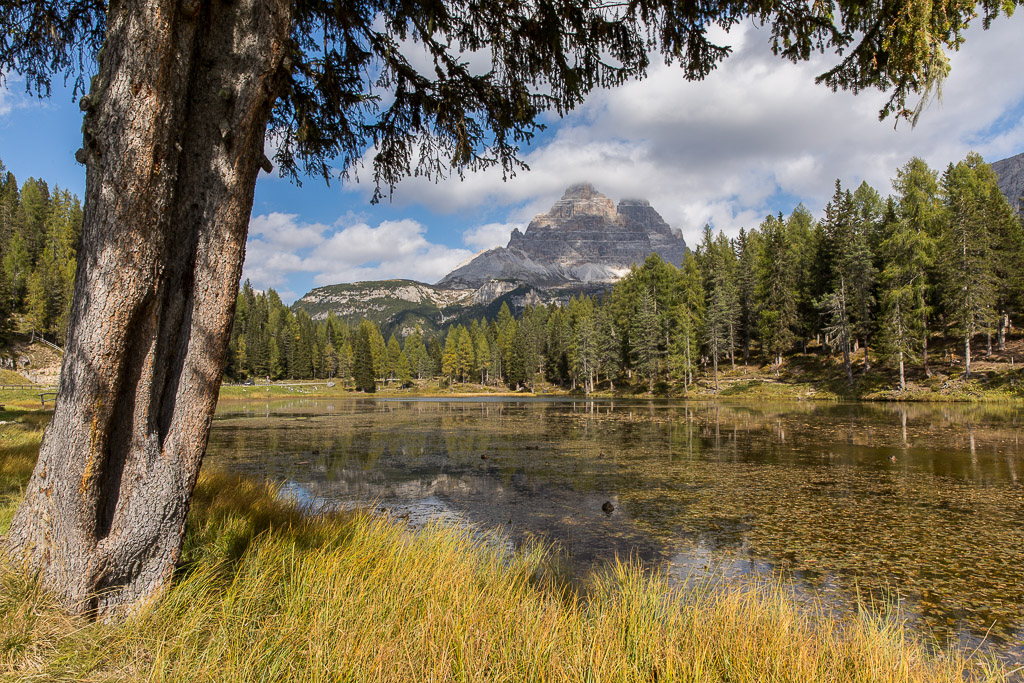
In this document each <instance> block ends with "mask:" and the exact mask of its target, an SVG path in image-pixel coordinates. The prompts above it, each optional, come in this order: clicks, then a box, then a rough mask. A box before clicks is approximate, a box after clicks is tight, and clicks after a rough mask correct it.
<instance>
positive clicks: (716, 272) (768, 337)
mask: <svg viewBox="0 0 1024 683" xmlns="http://www.w3.org/2000/svg"><path fill="white" fill-rule="evenodd" d="M1022 274H1024V229H1022V225H1021V222H1020V219H1019V218H1018V217H1017V216H1016V215H1015V213H1014V211H1013V210H1012V208H1011V207H1010V205H1009V203H1008V202H1007V200H1006V198H1005V196H1004V195H1003V194H1002V193H1001V192H1000V190H999V187H998V183H997V178H996V176H995V174H994V173H993V171H992V169H991V167H990V166H989V165H988V164H986V163H985V162H984V161H983V160H982V159H981V157H980V156H978V155H976V154H970V155H968V156H967V158H965V159H964V160H962V161H960V162H958V163H956V164H950V165H949V166H948V167H947V168H946V169H945V170H944V171H943V172H941V173H940V172H938V171H936V170H933V169H931V168H929V167H928V166H927V164H926V163H925V162H924V161H922V160H921V159H917V158H915V159H911V160H910V161H908V162H907V163H906V164H905V165H904V166H902V167H901V168H899V169H897V171H896V174H895V178H894V180H893V194H892V195H890V196H887V197H883V196H882V195H881V194H880V193H879V192H878V191H877V190H875V189H874V188H872V187H870V186H868V185H867V184H861V185H860V186H859V187H857V188H856V189H853V190H851V189H849V188H845V187H844V186H843V185H842V184H841V183H840V182H839V181H836V183H835V190H834V192H833V195H832V197H831V199H830V200H829V202H828V203H827V205H826V206H825V209H824V211H823V215H822V216H821V217H820V218H815V217H814V216H812V215H811V213H810V212H809V211H808V210H807V209H806V208H804V207H803V205H800V206H797V207H796V208H795V209H794V210H793V211H792V212H791V213H790V214H789V216H784V215H782V214H779V215H775V216H766V217H765V219H764V220H763V221H762V222H761V224H760V225H759V226H757V227H755V228H752V229H750V230H741V231H740V233H739V234H738V235H737V236H736V237H735V238H729V237H727V236H726V235H725V234H724V233H722V232H719V233H717V234H716V233H714V232H713V231H712V229H711V228H710V226H707V227H705V229H704V231H703V234H702V236H701V240H700V242H699V244H698V245H697V247H696V249H695V250H694V251H692V252H690V253H688V254H687V255H686V257H685V258H684V260H683V262H682V263H680V264H672V263H667V262H665V261H663V260H662V259H661V258H660V257H659V256H657V255H656V254H655V255H652V256H651V257H650V258H648V259H647V260H646V261H645V262H644V263H643V264H641V265H639V266H635V267H634V268H633V269H632V271H631V272H630V273H629V274H628V275H627V276H626V277H625V278H623V279H622V280H621V281H619V282H618V283H617V284H616V285H615V286H614V287H613V288H612V289H611V290H610V291H609V292H607V293H606V294H604V295H596V296H581V297H579V298H573V299H572V300H571V301H570V302H569V303H568V305H565V306H543V305H540V306H532V307H526V308H525V309H523V310H521V311H515V315H514V314H513V311H512V310H510V309H509V307H508V306H507V305H503V306H502V308H501V310H500V311H499V312H498V313H497V315H496V316H493V317H482V318H476V319H472V320H466V321H462V322H460V323H459V324H454V325H451V326H450V327H448V328H447V330H445V331H444V333H443V334H440V335H438V334H434V335H431V334H428V333H427V334H425V333H424V332H423V331H417V332H414V333H412V334H409V335H407V336H405V337H404V339H403V338H399V337H398V336H396V335H395V334H394V333H391V334H389V335H388V338H387V339H386V340H385V335H384V334H382V331H381V329H380V328H379V327H378V326H377V324H376V323H374V322H372V321H368V320H364V321H362V322H360V323H359V324H358V325H356V326H350V325H349V324H347V323H345V322H344V321H341V320H339V319H337V318H335V317H334V316H328V318H327V319H326V320H323V321H313V320H312V319H311V318H310V317H309V315H308V314H307V313H306V312H305V311H303V310H297V311H295V312H293V311H292V310H290V309H289V308H288V307H286V306H285V305H284V304H283V303H282V302H281V300H280V298H279V297H278V296H277V294H276V293H274V292H273V290H270V291H268V292H266V293H259V292H255V291H254V290H253V289H252V288H251V287H250V286H248V284H246V285H245V286H244V287H243V290H242V294H241V296H240V297H239V301H238V310H237V315H236V319H235V326H234V330H233V332H232V336H231V344H230V353H229V361H228V368H227V374H228V376H229V377H233V378H238V379H242V378H246V377H253V376H255V377H267V376H269V377H270V378H272V379H299V378H339V379H341V380H342V381H351V382H354V383H355V386H357V387H358V388H361V389H364V390H374V389H375V388H376V387H378V386H381V385H392V386H403V385H406V386H407V385H409V384H411V383H412V381H413V380H414V379H419V380H423V379H427V378H434V377H440V378H442V379H443V381H444V382H446V383H448V384H455V383H466V382H469V383H479V384H485V385H494V386H504V387H507V388H509V389H518V388H528V389H533V388H535V386H536V384H537V383H539V382H544V383H549V384H553V385H556V386H558V387H562V388H564V389H566V390H570V391H574V390H578V391H583V392H592V391H596V390H598V389H603V390H608V391H615V390H616V387H617V386H619V387H621V386H622V385H623V384H629V385H632V386H635V387H639V388H645V389H646V390H647V391H649V392H655V391H656V389H657V390H658V391H662V392H666V391H668V392H671V391H679V392H686V391H688V390H689V389H690V387H691V385H692V384H693V383H694V382H695V381H696V380H697V379H699V378H704V379H705V380H706V382H707V384H708V386H709V387H713V388H714V389H716V390H717V389H719V388H720V385H719V375H720V370H721V369H723V368H727V369H729V370H735V369H736V367H737V364H738V363H739V364H742V365H743V366H747V365H748V364H749V363H755V364H758V365H760V366H761V370H762V371H763V372H764V374H766V375H767V376H772V375H778V374H779V373H780V372H781V371H782V370H783V369H784V366H786V365H787V359H788V358H792V357H793V356H794V355H795V354H797V355H802V354H807V352H808V351H809V350H813V351H814V355H815V356H816V357H817V358H818V360H819V366H820V367H823V366H828V365H829V364H830V363H832V361H833V360H834V361H835V364H836V367H837V368H839V369H841V373H842V376H843V377H844V378H845V381H846V383H847V384H849V385H852V384H853V383H854V382H855V380H856V379H859V378H863V377H868V376H873V377H876V378H879V380H880V381H881V383H882V384H883V385H884V384H885V383H886V382H889V380H890V379H891V384H893V385H894V388H896V389H899V390H903V389H905V388H906V387H907V382H908V377H909V376H910V375H912V374H913V375H915V376H919V377H921V378H925V379H926V378H928V377H931V376H932V374H933V370H934V368H935V367H936V365H937V360H936V358H935V349H936V348H941V349H942V365H943V367H944V368H945V369H946V372H945V374H947V375H963V376H964V377H970V376H971V375H972V374H974V366H975V365H976V362H977V358H978V357H979V356H980V357H982V358H985V359H989V358H993V357H995V356H996V355H998V354H999V352H1003V351H1005V350H1006V348H1007V343H1008V338H1009V336H1010V333H1011V331H1012V329H1013V327H1012V324H1013V321H1014V319H1015V318H1016V316H1017V315H1018V314H1019V313H1020V311H1021V310H1022V307H1024V275H1022ZM951 367H952V368H955V371H949V368H951ZM659 388H660V389H659Z"/></svg>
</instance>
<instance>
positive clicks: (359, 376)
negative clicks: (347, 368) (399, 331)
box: [352, 320, 377, 394]
mask: <svg viewBox="0 0 1024 683" xmlns="http://www.w3.org/2000/svg"><path fill="white" fill-rule="evenodd" d="M375 329H376V328H375V327H374V325H373V323H371V322H370V321H368V320H363V321H361V322H360V323H359V330H358V332H357V333H356V339H355V345H354V346H353V348H352V376H353V378H354V379H355V387H356V391H364V392H366V393H368V394H372V393H373V392H375V391H377V380H376V373H375V372H374V368H373V333H374V330H375Z"/></svg>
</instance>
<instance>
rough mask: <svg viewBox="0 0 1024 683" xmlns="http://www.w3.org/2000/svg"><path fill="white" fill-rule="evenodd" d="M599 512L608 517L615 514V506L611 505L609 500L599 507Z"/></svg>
mask: <svg viewBox="0 0 1024 683" xmlns="http://www.w3.org/2000/svg"><path fill="white" fill-rule="evenodd" d="M601 510H602V511H603V512H604V514H606V515H610V514H612V513H613V512H615V506H614V505H612V502H611V501H610V500H606V501H605V502H604V505H602V506H601Z"/></svg>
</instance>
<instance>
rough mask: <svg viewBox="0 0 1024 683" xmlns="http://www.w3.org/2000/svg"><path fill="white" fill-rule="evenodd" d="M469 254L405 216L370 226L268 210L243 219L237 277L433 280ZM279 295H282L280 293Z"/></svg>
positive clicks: (262, 280)
mask: <svg viewBox="0 0 1024 683" xmlns="http://www.w3.org/2000/svg"><path fill="white" fill-rule="evenodd" d="M472 255H473V252H472V251H470V250H468V249H459V248H451V247H447V246H444V245H441V244H434V243H431V242H429V241H428V240H427V238H426V227H425V226H424V225H422V224H421V223H419V222H417V221H414V220H411V219H403V220H396V221H382V222H380V223H379V224H378V225H376V226H371V225H369V224H367V223H365V222H361V221H357V220H354V217H353V216H352V215H351V214H348V215H346V216H344V217H342V218H340V219H339V220H338V222H336V223H335V224H334V225H333V226H326V225H323V224H319V223H311V224H310V223H303V222H302V221H301V220H300V217H299V215H298V214H291V213H270V214H264V215H259V216H255V217H253V219H252V220H251V221H250V223H249V240H248V242H247V243H246V258H245V266H244V268H243V273H242V277H243V279H249V280H250V281H251V282H252V284H253V286H254V287H256V288H257V289H264V288H267V287H274V288H281V287H286V286H288V283H289V282H290V278H291V276H293V275H295V274H297V273H306V274H312V276H313V282H314V283H316V284H318V285H327V284H335V283H338V282H357V281H361V280H384V279H390V278H409V279H414V280H420V281H424V282H434V281H436V280H438V279H440V278H441V277H443V276H444V275H445V274H447V273H448V272H449V271H451V270H452V269H453V268H455V266H456V265H458V264H459V263H460V262H462V261H464V260H466V259H468V258H470V257H471V256H472ZM292 297H293V298H294V294H293V295H292ZM282 298H283V299H287V298H286V297H285V296H284V294H283V293H282Z"/></svg>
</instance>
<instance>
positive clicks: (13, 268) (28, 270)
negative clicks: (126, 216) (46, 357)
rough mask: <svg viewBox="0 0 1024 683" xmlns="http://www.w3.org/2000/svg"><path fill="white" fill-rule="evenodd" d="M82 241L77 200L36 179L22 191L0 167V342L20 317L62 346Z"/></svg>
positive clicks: (30, 180) (34, 329) (80, 208)
mask: <svg viewBox="0 0 1024 683" xmlns="http://www.w3.org/2000/svg"><path fill="white" fill-rule="evenodd" d="M81 236H82V205H81V203H80V202H79V200H78V197H77V196H74V195H72V194H71V193H70V192H68V191H67V190H62V189H60V188H59V187H54V188H53V189H52V190H51V189H50V188H49V186H48V185H47V184H46V181H43V180H36V179H35V178H29V179H27V180H26V181H25V182H24V183H22V184H21V186H20V187H19V186H18V181H17V179H16V178H15V177H14V174H13V173H11V172H9V171H8V170H7V169H6V167H5V166H4V165H3V162H2V161H0V339H2V338H3V335H4V334H5V333H6V332H9V331H10V328H11V327H12V323H13V321H14V320H15V318H16V317H17V318H20V319H21V320H22V321H23V325H22V326H23V327H25V328H26V329H27V331H30V332H33V333H35V334H41V335H49V336H50V337H51V338H55V339H56V340H57V341H58V342H59V343H63V341H64V335H65V333H66V330H67V323H68V313H69V311H70V307H71V293H72V289H73V287H74V281H75V257H76V254H77V253H78V246H79V243H80V241H81Z"/></svg>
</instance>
